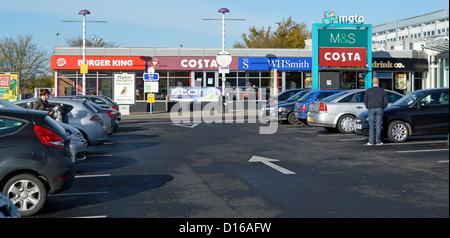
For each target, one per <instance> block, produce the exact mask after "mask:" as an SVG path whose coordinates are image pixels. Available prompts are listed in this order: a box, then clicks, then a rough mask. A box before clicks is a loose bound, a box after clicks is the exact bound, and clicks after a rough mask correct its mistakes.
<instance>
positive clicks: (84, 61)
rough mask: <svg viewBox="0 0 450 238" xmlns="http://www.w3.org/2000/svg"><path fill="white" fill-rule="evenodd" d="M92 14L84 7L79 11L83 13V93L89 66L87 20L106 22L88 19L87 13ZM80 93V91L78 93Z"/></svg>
mask: <svg viewBox="0 0 450 238" xmlns="http://www.w3.org/2000/svg"><path fill="white" fill-rule="evenodd" d="M89 14H91V12H90V11H88V10H86V9H83V10H81V11H80V12H78V15H83V64H82V66H81V69H83V70H81V71H82V72H81V74H83V83H82V84H83V85H82V86H83V90H82V94H83V95H86V73H87V66H86V22H97V23H106V21H86V15H89ZM62 22H80V21H71V20H63V21H62ZM77 94H78V93H77Z"/></svg>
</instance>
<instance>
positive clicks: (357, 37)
mask: <svg viewBox="0 0 450 238" xmlns="http://www.w3.org/2000/svg"><path fill="white" fill-rule="evenodd" d="M319 47H334V48H340V47H352V48H366V47H367V32H366V30H365V29H361V30H360V29H319Z"/></svg>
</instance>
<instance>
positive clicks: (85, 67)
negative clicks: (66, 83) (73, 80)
mask: <svg viewBox="0 0 450 238" xmlns="http://www.w3.org/2000/svg"><path fill="white" fill-rule="evenodd" d="M80 73H82V74H87V73H88V65H87V64H81V65H80Z"/></svg>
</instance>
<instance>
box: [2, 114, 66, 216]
mask: <svg viewBox="0 0 450 238" xmlns="http://www.w3.org/2000/svg"><path fill="white" fill-rule="evenodd" d="M69 144H70V137H69V136H68V135H67V134H66V132H65V130H64V129H63V128H62V127H61V126H60V125H59V124H58V123H57V122H56V121H54V120H53V119H51V118H50V117H48V116H47V112H45V111H37V110H23V109H13V108H0V154H1V156H0V191H1V192H2V193H3V194H4V195H5V196H6V197H7V198H9V199H10V200H11V201H12V202H13V204H14V205H16V207H17V209H18V210H19V212H20V214H21V216H30V215H33V214H35V213H37V212H38V211H39V210H40V209H41V208H42V207H43V206H44V204H45V201H46V200H47V194H48V193H50V194H56V193H60V192H62V191H65V190H66V189H68V188H69V187H70V186H71V185H72V184H73V181H74V177H75V164H74V161H73V160H72V159H71V154H70V147H69Z"/></svg>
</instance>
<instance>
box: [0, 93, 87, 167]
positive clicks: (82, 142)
mask: <svg viewBox="0 0 450 238" xmlns="http://www.w3.org/2000/svg"><path fill="white" fill-rule="evenodd" d="M0 107H9V108H20V109H24V110H25V108H27V107H28V106H27V105H26V106H25V107H19V106H18V105H15V104H13V103H10V102H6V101H3V100H0ZM57 122H58V124H59V125H61V126H62V127H63V128H64V130H65V131H66V133H67V134H68V135H69V136H70V152H71V154H72V161H74V162H77V163H78V162H80V161H82V160H84V159H86V152H87V141H86V139H84V137H83V134H82V133H81V132H80V131H79V130H78V129H76V128H75V127H73V126H71V125H69V124H66V123H63V122H61V121H57Z"/></svg>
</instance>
